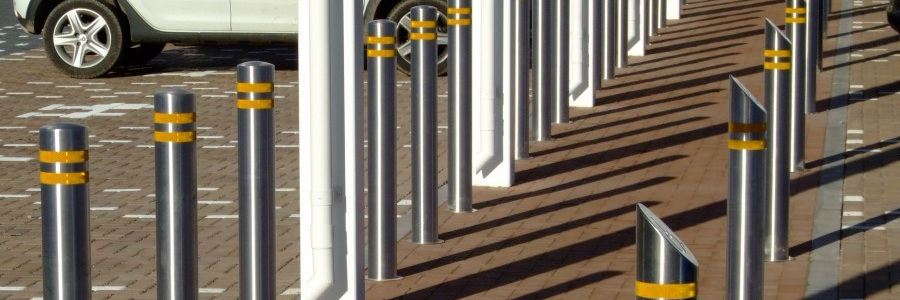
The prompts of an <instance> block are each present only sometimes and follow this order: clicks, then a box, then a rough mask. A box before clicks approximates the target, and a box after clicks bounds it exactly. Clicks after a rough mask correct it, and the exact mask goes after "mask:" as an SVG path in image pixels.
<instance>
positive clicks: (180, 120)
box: [153, 113, 197, 124]
mask: <svg viewBox="0 0 900 300" xmlns="http://www.w3.org/2000/svg"><path fill="white" fill-rule="evenodd" d="M196 121H197V114H195V113H177V114H166V113H153V122H155V123H164V124H189V123H194V122H196Z"/></svg>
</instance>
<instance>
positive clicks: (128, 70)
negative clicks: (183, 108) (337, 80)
mask: <svg viewBox="0 0 900 300" xmlns="http://www.w3.org/2000/svg"><path fill="white" fill-rule="evenodd" d="M255 60H258V61H265V62H268V63H271V64H273V65H275V69H276V70H296V69H297V47H296V45H244V46H240V45H239V46H184V47H173V46H171V45H169V46H167V47H166V49H165V50H164V51H163V52H162V53H160V54H159V56H157V57H156V58H154V59H152V60H150V61H149V62H146V63H143V64H135V65H123V66H118V67H116V68H114V69H113V70H112V71H111V72H110V73H109V74H108V75H107V76H106V77H130V76H145V75H151V74H158V75H160V76H165V75H167V74H168V75H173V74H174V73H178V74H179V75H181V76H188V77H191V76H194V77H197V76H202V74H212V72H234V68H235V66H236V65H238V64H240V63H243V62H247V61H255Z"/></svg>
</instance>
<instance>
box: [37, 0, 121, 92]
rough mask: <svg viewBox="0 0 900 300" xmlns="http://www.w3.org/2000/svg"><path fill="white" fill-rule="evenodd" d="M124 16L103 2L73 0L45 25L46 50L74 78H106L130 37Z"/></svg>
mask: <svg viewBox="0 0 900 300" xmlns="http://www.w3.org/2000/svg"><path fill="white" fill-rule="evenodd" d="M121 20H124V18H123V17H122V16H121V14H120V13H119V12H118V11H116V10H114V9H113V8H111V7H110V6H109V5H107V4H105V3H103V2H101V1H89V0H69V1H65V2H63V3H61V4H60V5H58V6H57V7H56V8H54V9H53V10H52V11H51V12H50V15H49V16H48V17H47V21H46V22H45V23H44V30H43V38H44V50H45V51H46V53H47V56H48V57H49V58H50V61H51V62H53V64H54V65H55V66H56V67H57V68H58V69H59V70H61V71H62V72H63V73H64V74H66V75H68V76H69V77H72V78H94V77H98V76H101V75H104V74H106V73H107V72H109V70H111V69H112V68H113V67H115V66H116V63H118V61H119V57H120V56H121V55H122V51H123V44H124V40H125V37H126V34H125V33H124V31H123V26H122V22H121Z"/></svg>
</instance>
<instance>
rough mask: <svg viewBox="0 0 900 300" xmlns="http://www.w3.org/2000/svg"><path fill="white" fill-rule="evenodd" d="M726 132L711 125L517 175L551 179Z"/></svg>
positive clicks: (586, 155) (542, 166) (719, 126)
mask: <svg viewBox="0 0 900 300" xmlns="http://www.w3.org/2000/svg"><path fill="white" fill-rule="evenodd" d="M726 132H728V125H727V124H726V123H719V124H714V125H709V126H706V127H701V128H697V129H694V130H688V131H685V132H682V133H677V134H673V135H669V136H665V137H660V138H657V139H653V140H649V141H645V142H640V143H636V144H631V145H627V146H622V147H618V148H613V149H609V150H606V151H600V152H596V153H589V154H585V155H581V156H577V157H573V158H569V159H567V160H562V161H559V162H556V163H552V164H547V165H541V166H537V167H534V168H532V169H529V170H524V171H521V172H520V173H517V174H516V175H517V178H518V176H521V177H522V178H526V179H525V180H526V181H525V182H527V181H531V180H536V179H538V178H544V177H550V176H555V175H559V174H564V173H569V172H572V171H575V170H579V169H583V168H589V167H592V166H595V165H597V164H601V163H605V162H609V161H614V160H618V159H622V158H625V157H629V156H632V155H640V154H642V153H646V152H650V151H655V150H659V149H664V148H668V147H672V146H675V145H680V144H684V143H687V142H691V141H696V140H701V139H705V138H709V137H714V136H717V135H723V134H725V133H726Z"/></svg>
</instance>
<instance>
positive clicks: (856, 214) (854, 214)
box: [844, 211, 863, 217]
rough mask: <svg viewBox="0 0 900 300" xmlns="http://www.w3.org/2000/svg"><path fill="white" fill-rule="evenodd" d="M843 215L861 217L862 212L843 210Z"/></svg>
mask: <svg viewBox="0 0 900 300" xmlns="http://www.w3.org/2000/svg"><path fill="white" fill-rule="evenodd" d="M844 216H845V217H862V216H863V212H861V211H845V212H844Z"/></svg>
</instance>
